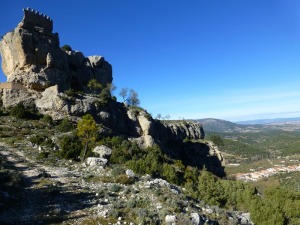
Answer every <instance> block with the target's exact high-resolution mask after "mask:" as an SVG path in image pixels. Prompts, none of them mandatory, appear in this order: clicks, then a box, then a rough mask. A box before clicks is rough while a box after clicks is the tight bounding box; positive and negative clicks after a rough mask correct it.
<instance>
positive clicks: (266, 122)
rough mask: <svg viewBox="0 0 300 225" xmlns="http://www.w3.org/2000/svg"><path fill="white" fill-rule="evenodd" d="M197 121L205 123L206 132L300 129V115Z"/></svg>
mask: <svg viewBox="0 0 300 225" xmlns="http://www.w3.org/2000/svg"><path fill="white" fill-rule="evenodd" d="M195 121H197V122H199V123H201V124H202V125H203V128H204V130H205V132H218V133H222V132H254V131H255V132H257V131H261V130H266V129H268V130H270V129H276V130H278V129H280V130H298V131H299V130H300V117H295V118H276V119H258V120H247V121H239V122H236V123H233V122H230V121H226V120H221V119H214V118H205V119H197V120H195Z"/></svg>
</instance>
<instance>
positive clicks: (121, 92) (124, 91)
mask: <svg viewBox="0 0 300 225" xmlns="http://www.w3.org/2000/svg"><path fill="white" fill-rule="evenodd" d="M119 95H120V96H121V97H122V98H123V101H124V102H127V98H128V97H127V95H128V88H122V90H121V91H120V94H119Z"/></svg>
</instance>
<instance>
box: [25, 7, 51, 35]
mask: <svg viewBox="0 0 300 225" xmlns="http://www.w3.org/2000/svg"><path fill="white" fill-rule="evenodd" d="M23 11H24V18H23V20H22V23H23V24H22V27H23V28H25V29H26V28H27V29H28V28H29V29H30V28H33V27H34V28H40V29H42V31H43V32H44V33H49V34H51V33H52V30H53V21H52V19H51V18H50V17H49V16H46V15H44V14H43V13H39V12H38V11H36V10H33V9H30V8H27V9H23Z"/></svg>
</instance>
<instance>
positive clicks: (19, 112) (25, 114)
mask: <svg viewBox="0 0 300 225" xmlns="http://www.w3.org/2000/svg"><path fill="white" fill-rule="evenodd" d="M9 115H10V116H13V117H16V118H17V119H31V118H32V117H33V115H32V113H31V111H30V110H29V109H27V108H26V107H25V106H24V105H23V103H19V104H17V105H16V106H14V107H12V108H11V109H10V111H9Z"/></svg>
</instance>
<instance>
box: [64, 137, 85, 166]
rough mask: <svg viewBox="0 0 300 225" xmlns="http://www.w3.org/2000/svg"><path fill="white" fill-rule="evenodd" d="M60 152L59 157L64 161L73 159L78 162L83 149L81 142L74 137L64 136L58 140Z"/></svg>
mask: <svg viewBox="0 0 300 225" xmlns="http://www.w3.org/2000/svg"><path fill="white" fill-rule="evenodd" d="M60 147H61V150H60V151H59V155H60V156H61V157H62V158H64V159H73V160H75V161H78V159H79V156H80V154H81V151H82V149H83V146H82V143H81V141H80V140H79V139H78V137H76V136H75V135H65V136H63V138H62V139H61V140H60Z"/></svg>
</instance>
